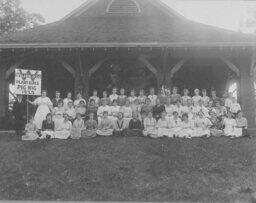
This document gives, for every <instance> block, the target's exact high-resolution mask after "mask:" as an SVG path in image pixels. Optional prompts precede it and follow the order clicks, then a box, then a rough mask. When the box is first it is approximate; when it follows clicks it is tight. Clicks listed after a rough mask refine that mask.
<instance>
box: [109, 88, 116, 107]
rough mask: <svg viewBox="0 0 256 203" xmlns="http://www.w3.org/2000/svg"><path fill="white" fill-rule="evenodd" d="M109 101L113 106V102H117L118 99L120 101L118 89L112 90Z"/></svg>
mask: <svg viewBox="0 0 256 203" xmlns="http://www.w3.org/2000/svg"><path fill="white" fill-rule="evenodd" d="M109 99H110V102H111V104H112V102H113V101H114V100H117V99H118V94H117V88H116V87H114V88H113V89H112V94H111V95H110V96H109Z"/></svg>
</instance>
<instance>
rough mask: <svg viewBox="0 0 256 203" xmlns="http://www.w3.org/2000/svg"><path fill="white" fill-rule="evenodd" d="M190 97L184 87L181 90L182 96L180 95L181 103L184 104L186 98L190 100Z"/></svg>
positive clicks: (186, 100)
mask: <svg viewBox="0 0 256 203" xmlns="http://www.w3.org/2000/svg"><path fill="white" fill-rule="evenodd" d="M190 99H191V97H190V96H189V90H188V89H184V90H183V96H182V97H181V103H182V105H184V106H185V104H186V103H187V102H188V100H190Z"/></svg>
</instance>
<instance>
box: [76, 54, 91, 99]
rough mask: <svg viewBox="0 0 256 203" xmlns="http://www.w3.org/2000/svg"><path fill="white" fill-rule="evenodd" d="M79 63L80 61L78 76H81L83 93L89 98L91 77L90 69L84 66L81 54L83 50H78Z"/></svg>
mask: <svg viewBox="0 0 256 203" xmlns="http://www.w3.org/2000/svg"><path fill="white" fill-rule="evenodd" d="M77 63H78V70H77V73H78V74H79V75H77V74H76V78H78V77H80V78H81V83H80V84H81V85H82V95H83V97H84V98H86V99H88V98H89V83H90V80H89V79H90V77H89V70H88V67H87V66H86V67H84V64H83V58H82V56H81V51H80V50H79V51H78V52H77Z"/></svg>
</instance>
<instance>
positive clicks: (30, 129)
mask: <svg viewBox="0 0 256 203" xmlns="http://www.w3.org/2000/svg"><path fill="white" fill-rule="evenodd" d="M25 132H26V134H25V135H23V136H22V140H36V139H38V138H39V136H38V133H37V127H36V124H35V123H34V117H33V116H31V117H29V122H28V123H27V124H26V127H25Z"/></svg>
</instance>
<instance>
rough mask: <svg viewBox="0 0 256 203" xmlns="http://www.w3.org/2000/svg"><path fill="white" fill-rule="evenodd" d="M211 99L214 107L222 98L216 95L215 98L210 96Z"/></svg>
mask: <svg viewBox="0 0 256 203" xmlns="http://www.w3.org/2000/svg"><path fill="white" fill-rule="evenodd" d="M210 101H212V103H213V104H212V106H213V107H216V103H217V102H220V98H219V97H214V98H213V97H211V98H210Z"/></svg>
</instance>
